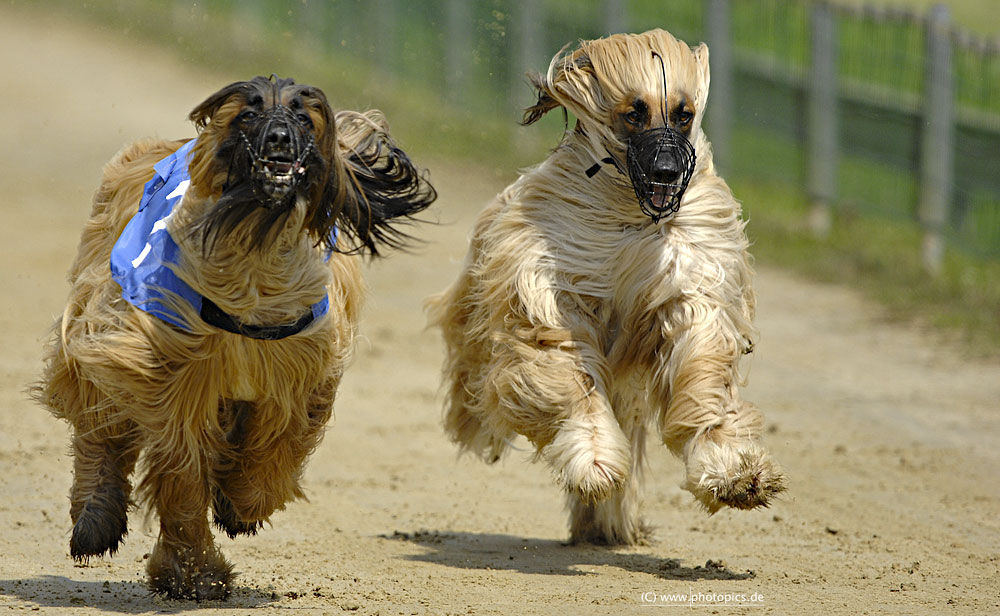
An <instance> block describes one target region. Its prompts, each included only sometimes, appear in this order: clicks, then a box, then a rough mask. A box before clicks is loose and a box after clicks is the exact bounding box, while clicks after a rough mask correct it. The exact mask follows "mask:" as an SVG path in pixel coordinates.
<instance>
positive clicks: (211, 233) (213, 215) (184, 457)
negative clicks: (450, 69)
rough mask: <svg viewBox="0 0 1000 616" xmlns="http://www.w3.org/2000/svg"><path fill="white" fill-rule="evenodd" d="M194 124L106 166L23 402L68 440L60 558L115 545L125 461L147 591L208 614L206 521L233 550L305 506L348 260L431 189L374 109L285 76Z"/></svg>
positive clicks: (219, 565) (350, 289) (327, 407)
mask: <svg viewBox="0 0 1000 616" xmlns="http://www.w3.org/2000/svg"><path fill="white" fill-rule="evenodd" d="M190 118H191V120H192V121H193V122H194V124H195V126H196V127H197V128H198V132H199V134H198V137H197V138H196V139H194V140H180V141H165V140H156V139H148V140H144V141H139V142H137V143H134V144H132V145H130V146H128V147H126V148H125V149H124V150H122V151H121V152H120V153H119V154H118V155H117V156H115V157H114V158H113V159H112V160H111V162H109V163H108V164H107V166H106V167H105V169H104V179H103V182H102V183H101V186H100V188H99V189H98V190H97V193H96V195H95V197H94V205H93V210H92V213H91V217H90V219H89V220H88V222H87V223H86V226H85V228H84V230H83V236H82V239H81V242H80V247H79V252H78V254H77V257H76V261H75V262H74V263H73V266H72V268H71V269H70V273H69V282H70V285H71V291H70V297H69V302H68V304H67V306H66V309H65V312H64V313H63V315H62V317H61V319H59V321H58V322H57V323H56V325H55V328H54V334H53V341H52V344H51V345H50V346H49V347H48V349H47V352H46V368H45V373H44V375H43V379H42V381H41V382H40V383H39V384H37V385H36V386H35V388H34V392H33V393H34V395H35V397H36V398H37V399H38V400H39V401H41V402H42V403H43V404H44V405H46V406H47V407H48V408H49V409H50V410H51V411H52V413H54V414H55V415H56V416H57V417H60V418H62V419H65V420H66V421H68V422H69V423H70V424H71V425H72V428H73V457H74V462H73V474H74V477H73V487H72V490H71V493H70V516H71V518H72V521H73V532H72V536H71V538H70V553H71V554H72V556H73V558H74V559H77V560H79V561H86V560H87V559H89V557H91V556H100V555H103V554H106V553H107V554H114V552H115V551H116V550H117V548H118V545H119V543H120V542H121V541H122V540H123V538H124V536H125V534H126V532H127V530H128V525H127V513H128V510H129V509H130V507H131V506H132V502H133V490H132V484H131V481H130V479H129V477H130V475H131V474H132V473H133V471H134V470H135V469H136V468H137V466H138V468H139V469H140V471H141V474H140V480H139V482H138V485H137V486H136V490H135V497H136V498H135V500H136V501H137V502H140V503H143V504H146V505H148V506H149V507H150V508H152V510H154V511H155V513H156V514H157V516H158V518H159V540H158V541H157V543H156V546H155V548H154V549H153V551H152V554H151V556H150V558H149V560H148V562H147V567H146V569H147V573H148V575H149V584H150V587H151V588H152V589H153V590H154V591H155V592H158V593H163V594H165V595H167V596H169V597H172V598H194V599H198V600H202V599H217V598H223V597H225V596H226V595H227V594H228V593H229V590H230V582H231V578H232V566H231V565H230V564H229V563H228V562H227V561H226V559H225V558H224V557H223V556H222V554H221V552H220V551H219V549H218V548H217V547H216V546H215V544H214V541H213V537H212V531H211V529H210V527H209V523H208V516H207V513H208V511H209V510H211V511H212V512H213V514H214V520H215V523H216V524H217V525H218V526H219V527H220V528H221V529H222V530H223V531H225V532H226V533H227V534H228V535H229V536H230V537H235V536H236V535H239V534H254V533H256V532H257V530H258V528H260V527H261V526H262V524H263V523H264V522H266V521H267V520H268V519H269V517H270V516H271V515H272V513H274V512H275V511H277V510H280V509H284V507H285V504H286V503H287V502H289V501H290V500H292V499H295V498H300V497H302V496H303V492H302V489H301V487H300V484H299V480H300V478H301V475H302V470H303V464H304V463H305V460H306V458H307V457H308V456H309V454H310V453H311V452H312V451H313V450H314V449H315V448H316V446H317V445H318V444H319V442H320V439H321V438H322V435H323V429H324V426H325V425H326V423H327V421H328V420H329V418H330V415H331V412H332V407H333V401H334V396H335V395H336V392H337V387H338V384H339V382H340V379H341V375H342V374H343V371H344V366H345V364H346V362H347V361H348V358H349V356H350V355H351V351H352V346H353V339H354V334H355V328H356V325H357V322H358V314H359V309H360V306H361V302H362V296H363V287H364V285H363V281H362V278H361V273H360V269H359V265H358V260H359V257H357V256H353V255H351V254H347V253H350V252H357V253H362V252H367V253H371V254H376V253H377V249H378V247H379V246H381V245H393V244H397V243H399V242H401V241H403V240H404V239H405V237H406V236H405V235H404V234H402V233H401V232H400V231H399V229H398V228H397V227H395V226H394V224H395V223H396V222H398V221H399V220H405V219H406V217H408V216H410V215H412V214H414V213H416V212H418V211H420V210H422V209H423V208H425V207H427V206H428V205H429V204H430V203H431V201H433V199H434V196H435V194H434V190H433V188H432V187H431V186H430V185H429V184H428V183H427V181H426V180H425V179H424V178H423V177H422V176H421V174H420V173H419V172H418V171H417V169H416V168H415V167H414V166H413V165H412V164H411V163H410V161H409V159H408V158H407V157H406V155H405V153H404V152H403V151H402V150H399V149H398V148H397V147H396V146H395V144H394V143H393V141H392V139H391V138H390V136H389V133H388V132H387V129H386V126H385V123H384V119H383V118H382V116H381V114H380V113H379V112H376V111H370V112H367V113H364V114H362V113H356V112H349V111H342V112H338V113H334V112H333V111H332V109H331V108H330V105H329V103H328V102H327V99H326V97H325V95H324V94H323V92H322V91H321V90H319V89H318V88H314V87H310V86H305V85H299V84H296V83H295V82H294V81H292V80H291V79H277V78H275V77H273V76H272V77H271V78H270V79H268V78H264V77H255V78H254V79H252V80H250V81H241V82H237V83H233V84H231V85H229V86H227V87H225V88H223V89H221V90H220V91H218V92H217V93H215V94H213V95H212V96H210V97H209V98H208V99H207V100H205V101H204V102H203V103H202V104H200V105H198V106H197V107H196V108H195V109H194V111H192V112H191V115H190ZM397 217H402V218H398V219H397ZM394 219H397V220H394ZM109 264H110V267H109Z"/></svg>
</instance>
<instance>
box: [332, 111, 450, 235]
mask: <svg viewBox="0 0 1000 616" xmlns="http://www.w3.org/2000/svg"><path fill="white" fill-rule="evenodd" d="M336 123H337V132H338V141H339V146H340V148H341V152H342V154H343V157H344V164H345V166H346V168H347V183H348V184H349V186H348V187H347V193H348V198H347V199H346V202H345V203H344V207H343V209H342V210H341V214H340V218H339V221H338V222H339V225H340V233H341V234H342V235H343V236H345V241H344V242H343V243H342V244H340V246H341V249H343V246H345V245H346V246H347V247H348V248H347V250H351V251H360V252H368V253H370V254H372V255H378V251H379V248H380V247H383V246H388V247H390V248H397V247H400V246H402V245H403V244H405V243H406V242H407V241H409V240H411V239H412V238H411V236H410V235H408V234H407V233H405V232H403V231H402V230H401V229H400V228H399V226H398V224H399V223H400V222H411V221H413V220H414V218H413V216H414V215H415V214H417V213H418V212H421V211H422V210H424V209H425V208H427V206H429V205H430V204H431V203H433V202H434V200H435V199H436V198H437V191H435V190H434V187H433V186H432V185H431V183H430V181H428V179H427V177H426V175H425V174H423V173H421V171H420V170H419V169H417V167H416V166H414V164H413V163H412V162H411V161H410V158H409V156H407V154H406V152H404V151H403V150H401V149H400V148H399V147H397V146H396V144H395V142H394V141H393V140H392V137H391V136H390V135H389V131H388V127H387V126H386V122H385V117H384V116H383V115H382V112H380V111H375V110H372V111H367V112H365V113H359V112H356V111H341V112H338V113H337V114H336Z"/></svg>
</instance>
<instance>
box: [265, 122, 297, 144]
mask: <svg viewBox="0 0 1000 616" xmlns="http://www.w3.org/2000/svg"><path fill="white" fill-rule="evenodd" d="M265 140H266V142H267V144H268V145H272V146H288V145H291V143H292V132H291V131H290V130H289V129H288V126H286V125H284V124H273V125H271V127H270V128H269V129H268V131H267V135H266V136H265Z"/></svg>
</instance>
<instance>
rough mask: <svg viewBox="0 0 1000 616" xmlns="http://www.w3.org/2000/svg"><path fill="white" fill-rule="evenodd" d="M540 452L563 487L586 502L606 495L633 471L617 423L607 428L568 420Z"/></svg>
mask: <svg viewBox="0 0 1000 616" xmlns="http://www.w3.org/2000/svg"><path fill="white" fill-rule="evenodd" d="M541 453H542V456H543V457H544V458H545V459H546V460H547V461H548V463H549V464H550V465H551V467H552V470H554V471H555V473H556V476H557V477H558V478H559V481H560V482H561V483H562V484H563V487H564V488H565V489H566V490H567V491H568V492H570V493H572V494H575V495H576V496H577V497H578V498H579V499H580V500H581V501H583V502H601V501H603V500H605V499H607V498H608V497H609V496H610V495H611V494H612V493H614V492H616V491H618V490H621V489H622V488H623V487H624V485H625V481H626V480H627V479H628V477H629V474H630V473H631V472H632V455H631V452H630V451H629V448H628V442H627V441H626V440H625V435H624V434H622V431H621V429H620V428H618V426H617V424H615V425H614V426H613V427H611V429H608V428H606V427H604V426H598V425H595V424H591V423H589V422H582V421H573V420H566V421H564V422H563V423H562V424H561V425H560V427H559V431H558V433H557V434H556V437H555V438H554V439H552V442H551V443H549V444H548V445H547V446H546V447H545V448H544V449H543V450H542V452H541Z"/></svg>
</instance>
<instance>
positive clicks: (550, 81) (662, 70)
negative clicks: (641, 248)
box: [524, 30, 709, 221]
mask: <svg viewBox="0 0 1000 616" xmlns="http://www.w3.org/2000/svg"><path fill="white" fill-rule="evenodd" d="M531 80H532V84H533V85H534V86H535V88H536V91H537V95H538V100H537V102H536V103H535V104H534V105H532V106H531V107H529V108H528V109H527V110H526V111H525V114H524V124H531V123H533V122H535V121H537V120H538V119H539V118H540V117H542V116H543V115H544V114H545V113H547V112H549V111H551V110H552V109H556V108H559V107H563V108H565V109H566V110H568V111H569V112H570V113H572V114H573V115H574V116H576V118H577V127H576V131H577V132H578V133H580V134H581V135H582V136H583V137H584V138H585V139H586V140H587V141H588V142H589V144H590V148H591V150H592V152H593V154H594V158H595V162H597V161H602V160H604V159H605V158H606V157H608V158H610V161H611V162H613V163H614V165H615V166H616V167H617V168H618V170H619V171H620V172H621V173H623V174H625V175H627V176H628V177H629V179H630V181H631V183H632V187H633V188H634V189H635V193H636V197H637V199H638V201H639V206H640V207H641V208H642V210H643V211H644V212H645V213H646V214H647V215H649V216H650V217H651V218H653V220H654V221H658V220H659V219H661V218H664V217H667V216H670V215H671V214H673V213H674V212H676V211H677V208H678V207H679V206H680V201H681V198H682V196H683V194H684V190H685V189H686V188H687V184H688V182H689V181H690V178H691V175H692V173H693V172H694V166H695V162H696V160H697V157H696V152H695V150H696V148H697V146H699V144H701V143H703V142H704V139H703V136H702V135H701V120H702V115H703V114H704V112H705V103H706V101H707V99H708V84H709V70H708V47H706V46H705V45H704V44H702V45H700V46H698V47H697V48H696V49H694V50H692V49H691V48H690V47H688V45H687V44H685V43H684V42H682V41H678V40H677V39H675V38H674V37H673V36H671V35H670V33H668V32H665V31H663V30H651V31H649V32H646V33H643V34H618V35H614V36H611V37H608V38H604V39H597V40H593V41H583V42H581V43H580V45H579V47H578V48H576V49H573V50H567V49H564V50H563V51H561V52H560V53H558V54H556V56H555V57H554V58H553V59H552V63H551V64H550V65H549V70H548V73H547V74H545V75H533V76H531ZM692 144H693V145H692ZM597 168H599V167H595V168H593V169H597ZM591 172H592V171H589V172H588V173H591Z"/></svg>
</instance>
